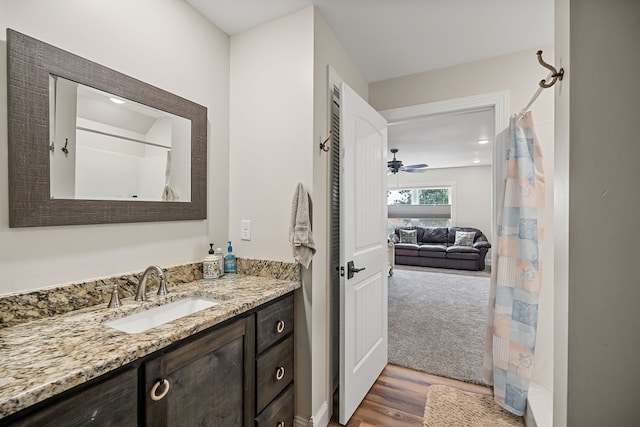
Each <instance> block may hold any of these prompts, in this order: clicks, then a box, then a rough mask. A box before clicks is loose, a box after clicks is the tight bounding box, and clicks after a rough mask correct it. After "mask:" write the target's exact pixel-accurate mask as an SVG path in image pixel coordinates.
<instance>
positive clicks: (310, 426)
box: [293, 401, 330, 427]
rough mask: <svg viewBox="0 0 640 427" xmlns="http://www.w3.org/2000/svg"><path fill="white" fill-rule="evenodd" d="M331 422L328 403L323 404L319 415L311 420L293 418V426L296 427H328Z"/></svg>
mask: <svg viewBox="0 0 640 427" xmlns="http://www.w3.org/2000/svg"><path fill="white" fill-rule="evenodd" d="M329 421H330V420H329V405H327V402H326V401H325V402H322V405H321V406H320V410H318V413H316V415H315V416H312V417H311V418H310V419H309V420H305V419H304V418H302V417H299V416H297V415H296V416H295V417H293V425H294V426H295V427H327V426H328V425H329Z"/></svg>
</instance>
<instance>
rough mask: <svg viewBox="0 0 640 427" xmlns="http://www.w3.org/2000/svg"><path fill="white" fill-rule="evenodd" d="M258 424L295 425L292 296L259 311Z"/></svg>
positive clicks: (263, 426) (269, 426) (268, 426)
mask: <svg viewBox="0 0 640 427" xmlns="http://www.w3.org/2000/svg"><path fill="white" fill-rule="evenodd" d="M255 422H256V423H255V425H256V427H286V426H292V425H293V295H289V296H287V297H286V298H283V299H281V300H279V301H276V302H275V303H273V304H271V305H268V306H266V307H264V308H262V309H260V310H258V311H257V312H256V418H255Z"/></svg>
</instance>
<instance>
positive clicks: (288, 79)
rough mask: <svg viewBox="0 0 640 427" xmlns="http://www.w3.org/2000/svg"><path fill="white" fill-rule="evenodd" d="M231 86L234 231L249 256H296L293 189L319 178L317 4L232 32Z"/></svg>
mask: <svg viewBox="0 0 640 427" xmlns="http://www.w3.org/2000/svg"><path fill="white" fill-rule="evenodd" d="M230 88H231V102H230V114H231V118H230V129H231V137H230V156H229V159H230V166H229V167H230V172H229V238H230V239H232V240H233V247H234V250H235V252H236V253H237V254H238V255H240V256H242V257H245V258H258V259H271V260H281V261H293V256H292V254H291V248H290V247H289V243H288V233H289V220H290V214H291V200H292V197H293V192H294V190H295V187H296V184H297V183H298V181H300V182H302V183H303V184H304V185H305V187H306V188H307V189H308V190H311V189H312V185H313V159H312V150H313V149H312V144H311V139H312V135H313V9H312V8H307V9H304V10H302V11H300V12H297V13H295V14H293V15H289V16H287V17H285V18H281V19H278V20H275V21H273V22H270V23H267V24H264V25H261V26H258V27H256V28H253V29H251V30H248V31H245V32H243V33H240V34H238V35H235V36H233V37H231V83H230ZM243 219H246V220H251V221H252V223H251V241H241V240H240V221H241V220H243Z"/></svg>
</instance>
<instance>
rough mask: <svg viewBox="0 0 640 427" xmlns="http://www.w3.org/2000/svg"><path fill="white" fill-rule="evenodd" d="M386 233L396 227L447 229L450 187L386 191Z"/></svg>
mask: <svg viewBox="0 0 640 427" xmlns="http://www.w3.org/2000/svg"><path fill="white" fill-rule="evenodd" d="M387 205H388V211H389V215H388V216H389V222H388V232H389V234H391V233H393V231H394V230H395V228H396V227H398V226H415V227H449V226H450V225H451V187H420V188H402V189H394V190H387Z"/></svg>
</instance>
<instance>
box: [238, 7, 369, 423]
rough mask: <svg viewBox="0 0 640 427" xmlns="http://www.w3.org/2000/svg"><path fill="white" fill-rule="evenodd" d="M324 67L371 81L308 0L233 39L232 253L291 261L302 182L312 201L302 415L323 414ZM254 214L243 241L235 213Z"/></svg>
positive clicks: (299, 309) (302, 303) (300, 349)
mask: <svg viewBox="0 0 640 427" xmlns="http://www.w3.org/2000/svg"><path fill="white" fill-rule="evenodd" d="M328 65H331V66H333V67H334V68H335V69H336V70H337V71H338V72H339V73H340V74H341V75H342V76H343V78H344V79H345V80H346V81H347V82H348V83H349V84H351V85H352V86H353V87H354V88H355V89H356V90H357V91H358V92H359V93H360V94H361V95H362V96H363V97H366V96H367V89H368V84H367V82H366V81H365V80H364V78H363V77H362V75H361V74H360V72H359V71H358V69H357V68H356V67H355V65H354V64H353V62H352V61H351V60H350V59H349V57H348V55H347V54H346V52H345V50H344V48H343V47H342V45H341V44H340V42H339V40H338V39H337V37H336V36H335V35H334V34H333V32H332V31H331V29H330V28H329V26H328V25H327V24H326V22H325V21H324V19H323V18H322V17H321V16H320V14H319V13H318V12H317V11H316V10H314V8H313V7H309V8H306V9H303V10H301V11H299V12H296V13H294V14H291V15H289V16H286V17H283V18H280V19H277V20H275V21H272V22H270V23H267V24H264V25H261V26H258V27H256V28H253V29H251V30H248V31H245V32H243V33H241V34H238V35H235V36H233V37H231V101H230V105H231V107H230V111H231V119H230V128H231V138H230V200H229V235H230V238H231V239H233V242H234V243H233V247H234V250H235V252H236V254H237V255H238V256H242V257H247V258H257V259H271V260H282V261H288V262H291V261H292V260H293V256H292V253H291V248H290V246H289V243H288V230H289V222H290V213H291V200H292V197H293V191H294V189H295V186H296V184H297V182H298V181H300V182H302V183H303V184H304V185H305V187H306V189H307V191H309V193H310V195H311V198H312V200H313V207H312V217H313V235H314V240H315V243H316V247H317V248H318V251H317V253H316V255H315V256H314V259H313V263H312V266H311V268H310V269H309V270H304V269H303V281H302V282H303V283H302V290H301V292H299V293H296V297H297V298H296V325H297V326H296V373H295V375H296V398H295V413H296V416H297V417H298V421H299V422H304V421H306V420H309V419H310V418H311V417H314V423H315V425H319V424H318V423H322V422H323V420H326V421H328V418H327V417H328V414H329V412H330V410H331V409H330V408H331V404H332V403H331V392H332V391H331V390H330V386H329V360H330V359H329V329H328V326H329V322H328V319H329V305H328V304H329V283H328V282H327V277H328V274H327V270H328V268H329V267H328V263H327V256H328V248H327V246H328V245H327V241H328V228H327V225H328V224H327V221H328V203H327V200H328V193H327V184H328V181H327V179H328V178H327V165H328V163H327V162H328V158H329V157H328V155H327V154H326V153H321V152H320V150H319V148H318V144H319V143H320V142H321V141H322V140H324V138H325V137H326V135H327V133H328V130H329V120H328V115H327V113H328V109H329V104H328V85H327V76H328V71H327V70H328ZM243 219H248V220H251V221H252V227H251V234H252V236H251V241H241V240H240V239H239V238H240V221H241V220H243Z"/></svg>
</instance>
